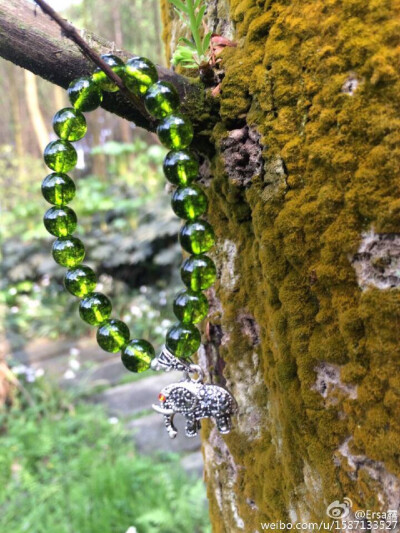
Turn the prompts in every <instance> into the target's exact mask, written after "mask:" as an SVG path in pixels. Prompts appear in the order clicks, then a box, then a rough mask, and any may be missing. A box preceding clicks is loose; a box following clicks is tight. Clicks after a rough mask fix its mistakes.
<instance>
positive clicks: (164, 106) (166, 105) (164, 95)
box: [144, 81, 180, 118]
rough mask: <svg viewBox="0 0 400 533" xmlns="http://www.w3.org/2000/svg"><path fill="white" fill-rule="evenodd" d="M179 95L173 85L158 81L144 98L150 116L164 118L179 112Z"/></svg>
mask: <svg viewBox="0 0 400 533" xmlns="http://www.w3.org/2000/svg"><path fill="white" fill-rule="evenodd" d="M179 104H180V101H179V94H178V93H177V91H176V89H175V87H174V86H173V85H172V83H168V82H167V81H157V82H156V83H153V85H151V86H150V87H149V89H148V91H147V93H146V96H145V97H144V105H145V107H146V109H147V111H148V112H149V114H150V115H153V116H154V117H156V118H164V117H166V116H168V115H171V113H174V112H175V111H177V110H178V107H179Z"/></svg>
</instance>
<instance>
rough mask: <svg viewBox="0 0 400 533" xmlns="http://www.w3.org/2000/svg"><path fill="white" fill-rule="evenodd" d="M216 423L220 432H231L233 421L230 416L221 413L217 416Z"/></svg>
mask: <svg viewBox="0 0 400 533" xmlns="http://www.w3.org/2000/svg"><path fill="white" fill-rule="evenodd" d="M215 423H216V425H217V429H218V431H219V432H220V433H229V432H230V430H231V429H232V421H231V419H230V417H229V416H226V415H220V416H216V417H215Z"/></svg>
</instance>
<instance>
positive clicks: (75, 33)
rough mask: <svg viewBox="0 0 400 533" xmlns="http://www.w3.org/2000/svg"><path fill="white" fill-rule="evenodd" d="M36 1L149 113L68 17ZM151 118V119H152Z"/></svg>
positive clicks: (144, 111) (92, 59) (68, 35)
mask: <svg viewBox="0 0 400 533" xmlns="http://www.w3.org/2000/svg"><path fill="white" fill-rule="evenodd" d="M34 1H35V3H36V4H37V5H38V6H39V7H40V8H41V9H42V11H43V12H44V13H46V15H48V16H49V17H50V18H51V19H53V20H54V22H56V23H57V24H58V25H59V26H60V28H61V29H62V32H63V34H64V35H65V37H67V38H68V39H71V41H73V42H74V43H75V44H76V45H77V46H79V48H80V49H81V51H82V53H83V54H84V56H85V57H87V58H88V59H90V60H91V61H93V63H95V65H97V66H98V67H99V68H100V69H101V70H102V71H103V72H104V73H105V74H106V75H107V76H108V77H109V78H110V80H112V81H113V82H114V83H115V84H116V85H117V87H118V88H119V89H120V91H121V92H122V93H123V94H124V95H125V96H126V97H127V98H129V100H131V101H132V102H133V103H134V104H135V106H136V107H137V108H139V109H140V110H141V112H142V113H143V115H145V116H146V115H147V112H146V110H145V107H144V105H143V102H142V101H141V100H140V98H137V97H136V96H135V95H134V94H133V93H132V92H131V91H129V90H128V89H127V88H126V87H125V85H124V83H123V81H122V79H121V78H120V77H119V76H118V75H117V74H116V73H115V72H114V71H113V70H112V69H111V67H110V66H109V65H107V63H106V62H105V61H104V60H103V59H102V58H101V57H100V56H99V55H98V54H97V53H96V52H95V51H94V50H93V49H92V48H90V46H89V45H88V44H87V42H86V41H85V40H84V39H83V38H82V36H81V35H80V34H79V32H78V30H77V29H76V28H75V27H74V26H73V25H72V24H71V23H70V22H68V21H67V20H66V19H63V18H62V17H61V16H60V15H59V14H58V13H57V11H55V10H54V9H53V8H52V7H50V6H49V5H48V4H47V2H44V0H34ZM150 120H151V119H150Z"/></svg>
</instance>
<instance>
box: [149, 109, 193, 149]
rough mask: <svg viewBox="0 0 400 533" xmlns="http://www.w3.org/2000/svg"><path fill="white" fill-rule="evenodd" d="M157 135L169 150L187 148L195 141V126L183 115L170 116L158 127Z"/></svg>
mask: <svg viewBox="0 0 400 533" xmlns="http://www.w3.org/2000/svg"><path fill="white" fill-rule="evenodd" d="M157 135H158V138H159V139H160V141H161V143H162V144H163V145H164V146H166V147H167V148H170V149H171V148H174V149H176V150H180V149H181V148H187V147H188V146H189V144H190V143H191V142H192V139H193V126H192V123H191V122H190V120H189V119H188V118H187V117H184V116H183V115H169V116H168V117H166V118H163V119H162V121H161V122H160V124H159V125H158V126H157Z"/></svg>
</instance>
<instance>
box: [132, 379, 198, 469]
mask: <svg viewBox="0 0 400 533" xmlns="http://www.w3.org/2000/svg"><path fill="white" fill-rule="evenodd" d="M146 381H149V380H146ZM157 394H158V393H157ZM174 424H175V426H176V428H177V429H178V434H177V436H176V437H175V439H170V438H169V437H168V434H167V431H166V429H165V426H164V419H163V417H162V415H160V414H158V413H154V414H150V415H148V416H144V417H142V418H137V419H135V420H132V421H131V422H129V423H128V424H127V426H126V427H127V428H128V429H129V430H130V431H131V432H132V436H133V440H134V441H135V445H136V448H137V450H138V451H139V452H140V453H146V454H152V453H157V452H176V453H181V452H191V451H194V450H199V449H200V446H201V442H200V437H199V436H197V437H193V438H188V437H186V435H185V420H184V418H183V417H182V416H179V415H177V416H176V418H175V421H174ZM187 466H188V468H192V470H194V469H195V468H198V461H197V466H196V467H195V464H194V463H193V462H192V463H191V461H190V460H189V459H188V465H187Z"/></svg>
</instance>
